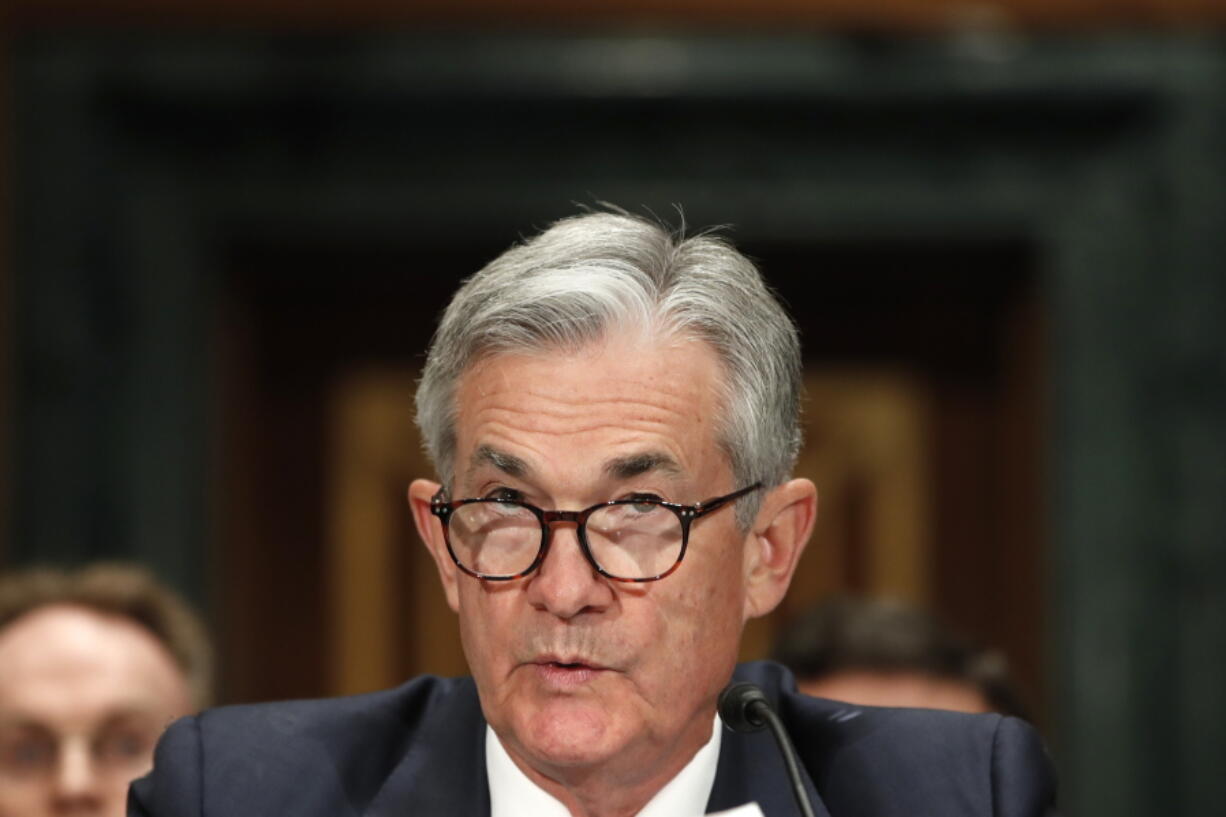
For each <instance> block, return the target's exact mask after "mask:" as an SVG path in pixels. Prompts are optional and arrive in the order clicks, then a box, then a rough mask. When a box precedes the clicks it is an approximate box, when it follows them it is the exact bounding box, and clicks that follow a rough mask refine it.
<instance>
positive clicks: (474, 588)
mask: <svg viewBox="0 0 1226 817" xmlns="http://www.w3.org/2000/svg"><path fill="white" fill-rule="evenodd" d="M509 590H510V588H506V587H503V586H501V585H497V586H495V587H494V590H493V591H487V590H486V589H485V588H483V586H482V585H481V584H480V583H479V582H476V581H464V580H461V582H460V587H459V601H460V610H459V616H460V640H461V646H463V648H464V657H465V658H466V659H467V660H468V667H469V670H470V671H471V672H472V674H473V677H475V678H477V679H478V680H480V679H483V678H489V679H496V678H497V677H498V674H499V672H500V670H501V669H503V668H504V665H505V664H507V663H509V659H508V657H507V648H506V645H507V644H509V643H511V629H512V628H513V626H514V622H513V619H512V611H511V609H510V607H511V602H512V600H513V599H512V597H513V595H514V594H513V593H512V592H507V591H509Z"/></svg>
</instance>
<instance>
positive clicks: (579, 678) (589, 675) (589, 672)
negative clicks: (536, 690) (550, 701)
mask: <svg viewBox="0 0 1226 817" xmlns="http://www.w3.org/2000/svg"><path fill="white" fill-rule="evenodd" d="M535 666H536V671H537V674H538V675H539V676H540V677H541V679H542V680H544V681H545V683H547V684H549V685H550V686H553V687H560V688H563V689H570V688H574V687H580V686H583V685H584V684H587V683H590V682H591V681H593V680H595V679H596V676H598V675H600V673H602V672H604V670H600V669H596V668H594V667H587V666H583V665H575V666H567V665H563V664H536V665H535Z"/></svg>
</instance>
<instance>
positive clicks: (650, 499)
mask: <svg viewBox="0 0 1226 817" xmlns="http://www.w3.org/2000/svg"><path fill="white" fill-rule="evenodd" d="M625 499H628V500H630V501H631V503H632V504H631V505H630V507H631V508H633V509H634V510H636V511H638V512H639V513H650V512H651V511H653V510H655V509H656V508H657V507H658V505H657V504H656V503H658V502H663V501H664V500H663V499H661V498H660V497H658V496H656V495H655V494H630V495H629V496H627V497H625Z"/></svg>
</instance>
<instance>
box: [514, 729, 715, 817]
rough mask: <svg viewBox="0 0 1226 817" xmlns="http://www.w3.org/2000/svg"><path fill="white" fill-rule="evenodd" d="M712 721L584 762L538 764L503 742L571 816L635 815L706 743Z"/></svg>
mask: <svg viewBox="0 0 1226 817" xmlns="http://www.w3.org/2000/svg"><path fill="white" fill-rule="evenodd" d="M711 723H712V721H710V720H706V721H705V723H699V724H698V726H700V727H701V728H698V729H690V730H687V732H686V734H684V735H682V736H681V737H680V738H679V739H678V740H677V741H675V742H674V743H673V744H671V745H669V746H666V747H661V748H659V749H658V750H656V751H651V752H648V751H643V750H642V749H627V750H623V751H622V752H620V753H619V755H618V757H617V758H616V759H610V760H608V761H606V762H604V763H600V764H595V765H591V766H584V767H575V766H557V765H547V764H534V763H531V762H528V760H527V759H526V758H525V757H524V756H523V755H521V754H520V753H518V752H516V751H514V750H513V749H512V747H510V746H507V745H505V744H504V748H505V749H506V751H507V754H508V756H509V757H510V758H511V760H512V762H514V763H515V765H516V767H518V768H519V770H520V771H522V772H523V773H524V775H525V776H526V777H527V778H528V779H529V780H531V781H532V782H533V783H535V784H536V785H537V786H539V787H540V788H541V789H542V790H544V791H545V792H547V793H548V794H549V795H550V796H552V797H554V798H555V799H557V800H558V801H559V802H560V803H561V804H562V805H563V806H565V807H566V809H567V810H568V811H569V812H570V814H571V817H633V816H634V815H636V814H638V813H639V812H640V811H641V810H642V809H643V807H644V806H646V805H647V803H648V802H650V801H651V799H652V798H653V797H655V796H656V794H658V793H659V792H660V790H661V789H663V788H664V787H665V786H667V785H668V784H669V782H670V781H672V780H673V779H674V778H675V777H677V775H678V774H679V773H680V772H681V771H682V770H683V769H685V767H686V765H687V764H689V763H690V761H692V760H693V759H694V756H695V755H696V754H697V753H698V751H699V750H700V749H702V748H703V747H704V746H705V745H706V744H707V742H708V741H709V740H710V739H711V734H712V733H711ZM623 759H625V762H619V761H622V760H623ZM703 805H705V803H704V804H703Z"/></svg>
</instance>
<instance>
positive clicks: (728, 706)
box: [719, 682, 813, 817]
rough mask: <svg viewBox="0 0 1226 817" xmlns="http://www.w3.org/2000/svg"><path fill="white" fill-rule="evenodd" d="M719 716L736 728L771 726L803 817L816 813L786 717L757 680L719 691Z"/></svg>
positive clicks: (747, 729) (733, 729) (744, 729)
mask: <svg viewBox="0 0 1226 817" xmlns="http://www.w3.org/2000/svg"><path fill="white" fill-rule="evenodd" d="M719 718H720V720H722V721H723V722H724V725H725V726H727V727H728V728H729V729H731V730H732V731H733V732H757V731H758V730H759V729H762V728H764V727H770V730H771V734H772V735H774V737H775V743H777V744H778V745H779V753H780V754H782V755H783V764H784V766H786V767H787V770H788V779H789V780H791V782H792V794H794V795H796V805H797V807H798V808H799V809H800V813H801V814H802V815H803V817H813V804H812V803H810V802H809V793H808V792H807V791H805V784H804V783H803V782H802V780H801V777H800V763H799V761H797V759H796V749H795V748H793V746H792V741H791V739H790V738H788V733H787V731H786V730H785V729H784V728H783V721H781V720H779V716H778V715H776V714H775V710H773V709H771V706H770V702H769V701H767V700H766V694H765V693H763V692H762V690H761V689H759V688H758V687H757V686H756V685H754V684H750V683H745V682H741V683H735V684H729V685H728V686H726V687H724V691H723V692H721V693H720V694H719Z"/></svg>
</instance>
